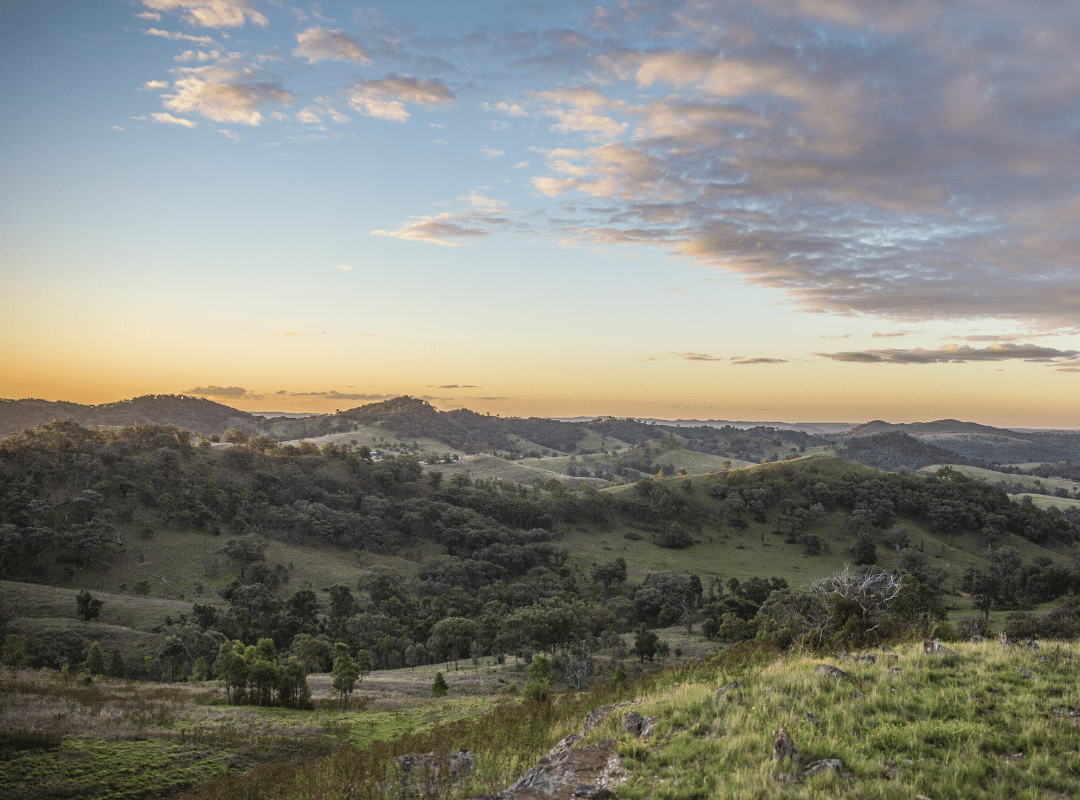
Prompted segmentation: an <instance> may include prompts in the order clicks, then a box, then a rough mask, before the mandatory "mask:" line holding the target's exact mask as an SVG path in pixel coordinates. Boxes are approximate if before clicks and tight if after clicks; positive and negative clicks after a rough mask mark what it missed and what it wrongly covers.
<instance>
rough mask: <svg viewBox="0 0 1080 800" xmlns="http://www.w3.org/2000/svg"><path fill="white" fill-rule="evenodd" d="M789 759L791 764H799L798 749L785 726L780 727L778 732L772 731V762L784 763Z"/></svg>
mask: <svg viewBox="0 0 1080 800" xmlns="http://www.w3.org/2000/svg"><path fill="white" fill-rule="evenodd" d="M785 759H791V761H792V763H795V764H798V763H799V748H798V747H796V746H795V742H794V740H793V739H792V738H791V734H790V733H788V729H787V726H786V725H781V726H780V730H776V731H773V735H772V760H773V761H777V762H780V761H784V760H785Z"/></svg>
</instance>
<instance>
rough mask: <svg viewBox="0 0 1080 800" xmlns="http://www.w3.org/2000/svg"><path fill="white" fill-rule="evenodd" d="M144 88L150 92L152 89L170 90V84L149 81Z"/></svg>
mask: <svg viewBox="0 0 1080 800" xmlns="http://www.w3.org/2000/svg"><path fill="white" fill-rule="evenodd" d="M143 88H144V89H146V90H147V91H150V90H151V89H168V88H169V82H168V81H147V82H146V83H144V84H143Z"/></svg>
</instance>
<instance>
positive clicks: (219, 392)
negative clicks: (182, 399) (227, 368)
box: [184, 385, 247, 397]
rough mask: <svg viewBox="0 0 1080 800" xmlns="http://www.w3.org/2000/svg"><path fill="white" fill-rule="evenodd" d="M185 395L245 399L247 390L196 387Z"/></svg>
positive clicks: (225, 387)
mask: <svg viewBox="0 0 1080 800" xmlns="http://www.w3.org/2000/svg"><path fill="white" fill-rule="evenodd" d="M184 394H197V395H206V396H207V397H243V396H244V395H245V394H247V389H242V388H240V387H239V386H212V385H211V386H196V387H195V388H194V389H188V390H186V391H185V392H184Z"/></svg>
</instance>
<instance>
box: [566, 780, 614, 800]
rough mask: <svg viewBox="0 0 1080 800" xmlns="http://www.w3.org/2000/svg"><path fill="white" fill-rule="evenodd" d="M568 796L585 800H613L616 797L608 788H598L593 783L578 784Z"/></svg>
mask: <svg viewBox="0 0 1080 800" xmlns="http://www.w3.org/2000/svg"><path fill="white" fill-rule="evenodd" d="M570 794H571V796H573V797H584V798H585V800H614V798H616V797H618V795H617V794H615V792H613V791H611V789H609V788H608V787H606V786H598V785H596V784H595V783H579V784H578V785H577V786H575V787H574V791H572V792H571V793H570Z"/></svg>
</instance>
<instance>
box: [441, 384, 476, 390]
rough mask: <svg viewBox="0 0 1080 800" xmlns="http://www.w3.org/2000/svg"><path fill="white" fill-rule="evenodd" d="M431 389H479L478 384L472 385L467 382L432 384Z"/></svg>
mask: <svg viewBox="0 0 1080 800" xmlns="http://www.w3.org/2000/svg"><path fill="white" fill-rule="evenodd" d="M431 388H433V389H479V388H480V387H479V386H474V385H472V384H468V383H461V384H458V383H447V384H445V385H443V386H432V387H431Z"/></svg>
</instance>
